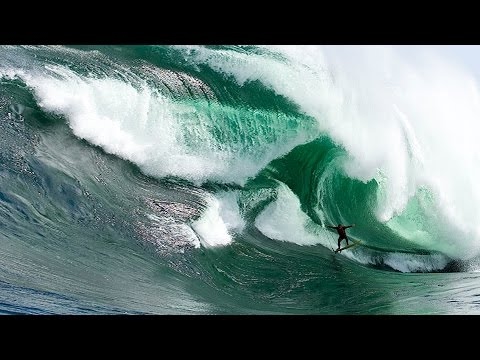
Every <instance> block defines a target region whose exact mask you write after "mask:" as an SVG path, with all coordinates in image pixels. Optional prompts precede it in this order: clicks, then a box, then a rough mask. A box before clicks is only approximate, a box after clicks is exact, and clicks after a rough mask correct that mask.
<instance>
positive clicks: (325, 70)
mask: <svg viewBox="0 0 480 360" xmlns="http://www.w3.org/2000/svg"><path fill="white" fill-rule="evenodd" d="M479 116H480V92H479V87H478V83H477V80H476V78H475V77H474V75H473V74H471V73H470V72H469V71H468V69H466V68H464V67H462V66H461V65H460V64H458V63H456V62H455V61H453V60H452V59H447V58H446V57H445V56H442V54H441V53H439V52H438V51H436V50H435V49H434V48H431V47H428V46H426V47H422V46H416V47H404V46H199V45H192V46H144V45H141V46H140V45H135V46H1V47H0V313H1V314H479V313H480V273H479V270H480V257H479V256H480V187H479V186H477V182H478V179H479V178H480V145H479V143H478V133H479V131H480V122H479ZM338 223H342V224H346V225H350V224H356V226H355V227H352V228H349V229H348V230H347V234H348V235H349V237H350V238H351V239H353V240H359V241H361V245H359V246H355V247H352V248H351V249H348V250H345V251H343V252H341V253H339V254H335V253H334V252H333V250H334V249H335V248H336V247H337V238H338V235H337V234H336V233H335V232H334V231H332V230H331V229H329V228H327V227H326V225H336V224H338ZM343 244H345V243H343Z"/></svg>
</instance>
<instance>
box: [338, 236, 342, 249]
mask: <svg viewBox="0 0 480 360" xmlns="http://www.w3.org/2000/svg"><path fill="white" fill-rule="evenodd" d="M341 242H342V237H341V236H339V237H338V248H339V249H340V243H341Z"/></svg>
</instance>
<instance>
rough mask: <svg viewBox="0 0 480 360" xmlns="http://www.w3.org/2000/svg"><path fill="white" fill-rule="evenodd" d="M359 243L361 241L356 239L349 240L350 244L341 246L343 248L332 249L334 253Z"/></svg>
mask: <svg viewBox="0 0 480 360" xmlns="http://www.w3.org/2000/svg"><path fill="white" fill-rule="evenodd" d="M360 244H361V241H356V240H350V244H348V245H347V246H345V247H343V248H340V249H338V250H334V252H335V254H336V253H338V252H341V251H342V250H345V249H350V248H351V247H353V246H357V245H360Z"/></svg>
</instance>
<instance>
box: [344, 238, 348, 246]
mask: <svg viewBox="0 0 480 360" xmlns="http://www.w3.org/2000/svg"><path fill="white" fill-rule="evenodd" d="M345 240H346V241H347V246H348V237H346V236H345Z"/></svg>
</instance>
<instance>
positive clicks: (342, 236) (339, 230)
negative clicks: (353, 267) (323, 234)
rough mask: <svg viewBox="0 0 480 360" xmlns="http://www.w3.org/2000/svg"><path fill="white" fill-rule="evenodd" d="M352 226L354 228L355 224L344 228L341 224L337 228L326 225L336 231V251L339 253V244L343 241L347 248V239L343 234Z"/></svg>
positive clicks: (345, 234)
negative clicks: (345, 242)
mask: <svg viewBox="0 0 480 360" xmlns="http://www.w3.org/2000/svg"><path fill="white" fill-rule="evenodd" d="M352 226H355V224H353V225H347V226H344V225H342V224H338V226H330V225H327V227H329V228H331V229H335V230H337V233H338V235H340V236H339V237H338V249H337V250H336V251H340V243H341V242H342V240H343V239H345V240H346V241H347V246H348V237H347V233H346V232H345V229H348V228H350V227H352Z"/></svg>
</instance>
